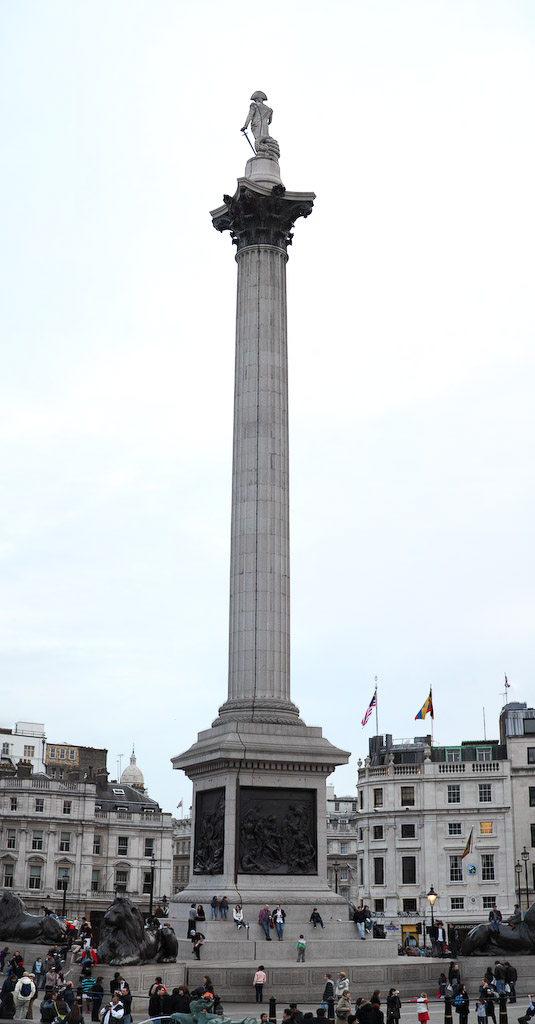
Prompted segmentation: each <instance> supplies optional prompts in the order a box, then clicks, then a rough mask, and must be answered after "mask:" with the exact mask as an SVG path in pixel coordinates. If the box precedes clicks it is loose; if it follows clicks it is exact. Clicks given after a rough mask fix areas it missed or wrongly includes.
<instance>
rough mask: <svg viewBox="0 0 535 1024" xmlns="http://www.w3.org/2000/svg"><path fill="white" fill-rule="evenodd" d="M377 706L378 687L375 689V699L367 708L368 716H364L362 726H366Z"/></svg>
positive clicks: (373, 698)
mask: <svg viewBox="0 0 535 1024" xmlns="http://www.w3.org/2000/svg"><path fill="white" fill-rule="evenodd" d="M376 704H377V687H376V688H375V690H374V693H373V697H372V699H371V701H370V703H369V704H368V707H367V708H366V714H365V715H364V718H363V719H362V724H363V725H366V722H367V721H368V718H369V717H370V715H371V713H372V711H373V709H374V707H375V705H376Z"/></svg>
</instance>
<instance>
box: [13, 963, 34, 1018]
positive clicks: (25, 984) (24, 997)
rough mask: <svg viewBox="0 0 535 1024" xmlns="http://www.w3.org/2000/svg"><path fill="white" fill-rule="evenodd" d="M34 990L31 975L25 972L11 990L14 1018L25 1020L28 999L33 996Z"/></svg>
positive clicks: (28, 1003)
mask: <svg viewBox="0 0 535 1024" xmlns="http://www.w3.org/2000/svg"><path fill="white" fill-rule="evenodd" d="M36 991H37V989H36V987H35V985H34V982H33V977H32V975H31V974H27V973H26V972H25V973H24V974H23V975H22V977H21V978H19V980H18V981H17V984H16V985H15V990H14V992H13V998H14V1000H15V1020H26V1017H27V1016H28V1008H29V1005H30V1001H31V1000H32V999H33V997H34V996H35V993H36Z"/></svg>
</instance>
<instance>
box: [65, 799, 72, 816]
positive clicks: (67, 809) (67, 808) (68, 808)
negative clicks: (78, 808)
mask: <svg viewBox="0 0 535 1024" xmlns="http://www.w3.org/2000/svg"><path fill="white" fill-rule="evenodd" d="M71 810H72V800H64V801H63V813H64V814H70V813H71Z"/></svg>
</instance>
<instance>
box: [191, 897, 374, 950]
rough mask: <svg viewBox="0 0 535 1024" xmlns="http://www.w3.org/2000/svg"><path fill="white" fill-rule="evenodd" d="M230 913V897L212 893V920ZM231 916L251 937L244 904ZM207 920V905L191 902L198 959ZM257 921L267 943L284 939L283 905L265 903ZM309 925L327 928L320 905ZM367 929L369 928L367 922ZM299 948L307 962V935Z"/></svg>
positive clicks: (193, 934) (301, 939)
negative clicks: (219, 896)
mask: <svg viewBox="0 0 535 1024" xmlns="http://www.w3.org/2000/svg"><path fill="white" fill-rule="evenodd" d="M228 912H229V903H228V899H227V897H226V896H222V897H221V899H219V898H218V897H217V896H213V897H212V899H211V900H210V920H211V921H217V920H221V921H227V920H229V917H228ZM218 915H219V917H218ZM232 919H233V921H234V924H235V925H236V927H237V930H238V931H240V930H241V929H242V928H243V929H244V930H245V933H246V935H247V938H248V937H249V927H250V925H249V922H248V921H246V920H245V917H244V913H243V907H242V905H241V903H236V905H235V906H234V908H233V910H232ZM204 921H206V914H205V911H204V907H203V906H202V904H201V903H192V904H191V906H190V908H189V911H188V921H187V932H186V937H187V938H188V939H190V940H191V951H192V956H194V957H195V958H196V959H197V960H200V959H201V948H202V946H203V944H204V942H205V939H206V936H205V935H204V933H203V932H202V931H201V928H200V927H199V926H200V924H202V923H203V922H204ZM257 923H258V925H259V926H260V928H262V930H263V932H264V936H265V939H266V941H267V942H271V939H272V938H275V937H276V938H277V940H278V941H279V942H284V926H285V923H286V911H285V910H284V909H283V907H281V905H280V903H277V905H276V907H275V908H274V909H273V910H271V909H270V906H269V903H265V904H264V906H263V907H261V909H260V911H259V913H258V922H257ZM309 924H311V925H312V927H313V928H321V929H323V928H324V924H323V920H322V917H321V914H320V912H319V910H318V908H317V907H313V909H312V913H311V915H310V918H309ZM370 926H371V922H370ZM363 928H364V925H363ZM366 930H368V926H367V924H366ZM363 937H364V936H363ZM296 949H297V962H298V963H304V962H305V950H306V939H305V936H304V934H300V935H299V936H298V938H297V944H296Z"/></svg>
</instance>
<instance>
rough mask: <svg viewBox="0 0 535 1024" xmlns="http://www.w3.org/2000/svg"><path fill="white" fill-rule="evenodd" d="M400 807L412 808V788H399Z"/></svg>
mask: <svg viewBox="0 0 535 1024" xmlns="http://www.w3.org/2000/svg"><path fill="white" fill-rule="evenodd" d="M401 806H402V807H414V786H402V787H401Z"/></svg>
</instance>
